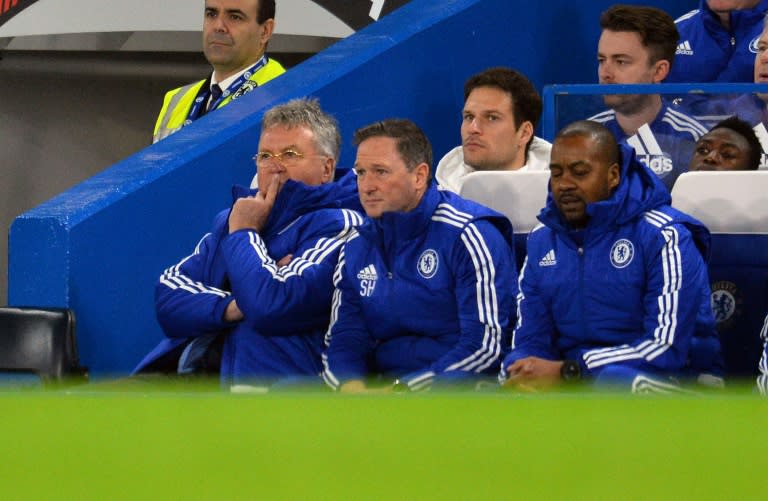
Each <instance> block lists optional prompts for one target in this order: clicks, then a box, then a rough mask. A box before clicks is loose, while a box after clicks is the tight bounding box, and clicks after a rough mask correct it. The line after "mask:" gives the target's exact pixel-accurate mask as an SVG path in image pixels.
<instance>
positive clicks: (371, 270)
mask: <svg viewBox="0 0 768 501" xmlns="http://www.w3.org/2000/svg"><path fill="white" fill-rule="evenodd" d="M357 278H358V279H359V280H378V278H379V275H377V274H376V268H375V267H374V266H373V265H372V264H369V265H368V266H366V267H365V268H363V269H362V270H360V271H359V272H358V273H357Z"/></svg>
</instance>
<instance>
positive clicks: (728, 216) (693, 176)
mask: <svg viewBox="0 0 768 501" xmlns="http://www.w3.org/2000/svg"><path fill="white" fill-rule="evenodd" d="M672 206H673V207H675V208H676V209H678V210H681V211H683V212H685V213H687V214H690V215H691V216H693V217H695V218H696V219H698V220H699V221H701V222H702V223H704V224H705V225H706V226H707V228H709V231H711V232H712V233H768V171H764V170H762V171H735V172H722V171H721V172H687V173H685V174H683V175H681V176H680V177H679V178H677V181H675V186H674V188H672Z"/></svg>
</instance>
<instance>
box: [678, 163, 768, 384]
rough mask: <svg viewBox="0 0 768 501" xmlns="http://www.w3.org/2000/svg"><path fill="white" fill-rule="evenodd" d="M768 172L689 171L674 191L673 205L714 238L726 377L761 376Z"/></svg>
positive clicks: (767, 285) (712, 267) (713, 271)
mask: <svg viewBox="0 0 768 501" xmlns="http://www.w3.org/2000/svg"><path fill="white" fill-rule="evenodd" d="M767 200H768V172H766V171H741V172H690V173H686V174H683V175H681V176H680V177H679V178H678V179H677V181H676V182H675V186H674V188H673V190H672V205H673V206H674V207H675V208H677V209H679V210H681V211H683V212H686V213H688V214H690V215H691V216H693V217H695V218H697V219H699V220H700V221H701V222H703V223H704V224H705V225H706V226H707V227H708V228H709V230H710V232H711V233H712V255H711V258H710V262H709V278H710V282H711V284H712V296H711V297H712V309H713V311H714V313H715V319H716V321H717V330H718V332H719V333H720V342H721V344H722V347H723V358H724V360H725V366H726V372H727V375H729V376H741V377H747V376H751V375H754V374H755V373H756V372H757V363H758V361H759V358H760V353H761V351H762V344H761V342H760V339H759V333H760V328H761V326H762V321H763V318H764V317H765V311H766V308H768V202H767Z"/></svg>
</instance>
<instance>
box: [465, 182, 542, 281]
mask: <svg viewBox="0 0 768 501" xmlns="http://www.w3.org/2000/svg"><path fill="white" fill-rule="evenodd" d="M548 186H549V170H542V171H524V172H515V171H479V172H473V173H471V174H468V175H467V176H466V177H465V178H464V182H463V183H462V185H461V188H460V189H459V194H460V195H461V196H462V197H464V198H467V199H469V200H474V201H475V202H478V203H481V204H483V205H485V206H487V207H490V208H492V209H495V210H497V211H499V212H501V213H502V214H504V215H505V216H507V218H508V219H509V220H510V221H511V222H512V228H513V229H514V230H515V256H516V258H517V268H518V270H519V269H520V268H521V267H522V264H523V260H524V259H525V254H526V247H525V241H526V238H527V237H528V234H529V233H530V232H531V230H532V229H533V228H534V227H535V226H536V225H537V224H539V220H538V219H536V216H537V215H538V214H539V212H540V211H541V209H542V208H543V207H544V205H545V203H546V201H547V187H548Z"/></svg>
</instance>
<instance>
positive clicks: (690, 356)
mask: <svg viewBox="0 0 768 501" xmlns="http://www.w3.org/2000/svg"><path fill="white" fill-rule="evenodd" d="M550 173H551V177H550V194H549V196H548V198H547V204H546V207H545V208H544V209H543V210H542V212H541V214H540V215H539V220H540V221H541V222H542V225H540V226H539V227H537V228H536V229H534V230H533V231H532V232H531V234H530V236H529V237H528V253H527V256H526V260H525V264H524V265H523V269H522V271H521V272H520V277H521V278H520V294H519V296H518V298H519V300H518V318H517V326H516V328H515V331H514V334H513V340H512V351H511V352H510V354H509V355H508V356H507V357H506V359H505V360H504V363H503V366H502V371H501V379H502V381H503V382H504V384H505V385H507V386H511V387H517V388H522V389H541V388H546V387H549V386H553V385H559V384H562V383H565V382H568V381H574V380H584V381H585V382H587V383H589V384H596V385H598V386H601V385H603V384H607V385H619V387H625V388H627V389H630V388H631V389H632V391H636V392H644V391H653V390H658V391H671V390H673V389H675V387H676V385H675V384H674V381H673V380H671V379H670V378H677V377H681V376H686V375H689V376H691V377H692V378H696V377H698V376H700V375H702V374H707V375H708V377H707V378H705V379H709V380H710V381H712V380H713V379H714V380H718V381H721V380H719V379H717V377H718V376H721V372H722V369H723V368H722V360H721V357H720V343H719V339H718V337H717V332H716V331H715V320H714V317H713V314H712V309H711V306H710V294H709V293H710V288H709V279H708V272H707V265H706V262H705V257H706V256H708V252H709V240H710V239H709V232H708V230H707V229H706V228H705V227H704V226H703V225H702V224H701V223H699V222H698V221H696V220H695V219H693V218H691V217H689V216H687V215H686V214H683V213H681V212H679V211H677V210H675V209H673V208H672V207H671V206H670V195H669V192H668V191H667V190H666V189H665V187H664V185H663V184H661V182H660V181H659V179H658V178H657V177H656V176H655V175H654V174H653V173H652V172H651V171H650V169H648V167H646V166H645V165H643V164H642V163H640V162H638V161H637V160H636V158H635V154H634V151H633V150H632V149H631V148H629V147H627V146H626V145H618V144H617V143H616V140H615V139H614V137H613V135H612V134H611V132H610V131H608V129H606V128H605V127H604V126H602V125H600V124H598V123H596V122H591V121H581V122H575V123H573V124H571V125H569V126H567V127H565V128H563V129H562V130H561V131H560V132H559V133H558V135H557V137H556V138H555V141H554V143H553V145H552V159H551V164H550ZM711 376H715V377H714V378H712V377H711Z"/></svg>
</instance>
